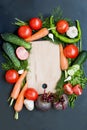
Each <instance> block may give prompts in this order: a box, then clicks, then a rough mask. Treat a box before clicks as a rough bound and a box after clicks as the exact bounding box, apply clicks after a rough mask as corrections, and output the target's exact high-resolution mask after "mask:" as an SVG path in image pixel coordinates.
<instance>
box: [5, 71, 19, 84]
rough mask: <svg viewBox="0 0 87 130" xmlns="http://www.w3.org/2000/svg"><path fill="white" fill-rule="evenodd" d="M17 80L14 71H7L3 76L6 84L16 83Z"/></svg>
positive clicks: (17, 76)
mask: <svg viewBox="0 0 87 130" xmlns="http://www.w3.org/2000/svg"><path fill="white" fill-rule="evenodd" d="M18 78H19V74H18V72H17V71H16V70H14V69H11V70H8V71H7V72H6V74H5V79H6V81H7V82H8V83H16V82H17V80H18Z"/></svg>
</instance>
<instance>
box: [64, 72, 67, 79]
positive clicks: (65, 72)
mask: <svg viewBox="0 0 87 130" xmlns="http://www.w3.org/2000/svg"><path fill="white" fill-rule="evenodd" d="M64 72H65V79H66V78H67V71H66V70H65V71H64Z"/></svg>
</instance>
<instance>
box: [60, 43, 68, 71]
mask: <svg viewBox="0 0 87 130" xmlns="http://www.w3.org/2000/svg"><path fill="white" fill-rule="evenodd" d="M59 48H60V67H61V70H66V69H68V66H69V65H68V59H67V58H66V57H65V55H64V53H63V46H62V44H59Z"/></svg>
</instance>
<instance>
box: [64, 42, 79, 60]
mask: <svg viewBox="0 0 87 130" xmlns="http://www.w3.org/2000/svg"><path fill="white" fill-rule="evenodd" d="M78 54H79V50H78V47H76V46H75V45H73V44H70V45H67V46H66V47H65V48H64V55H65V56H66V57H67V58H76V57H77V56H78Z"/></svg>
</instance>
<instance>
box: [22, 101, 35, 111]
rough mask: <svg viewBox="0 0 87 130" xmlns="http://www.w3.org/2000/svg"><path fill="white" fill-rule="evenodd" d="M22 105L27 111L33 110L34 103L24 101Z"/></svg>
mask: <svg viewBox="0 0 87 130" xmlns="http://www.w3.org/2000/svg"><path fill="white" fill-rule="evenodd" d="M24 105H25V107H26V108H27V109H28V110H29V111H32V110H34V101H32V100H28V99H25V100H24Z"/></svg>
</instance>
